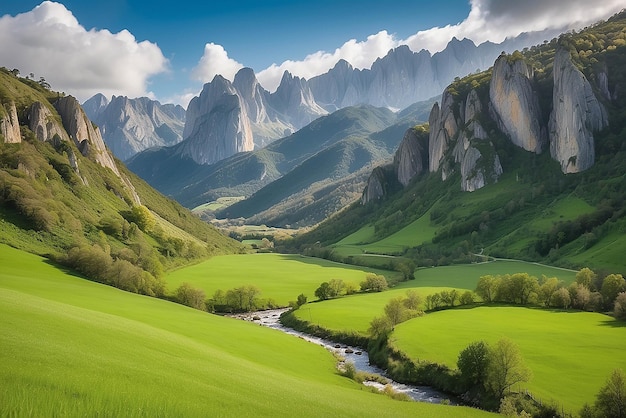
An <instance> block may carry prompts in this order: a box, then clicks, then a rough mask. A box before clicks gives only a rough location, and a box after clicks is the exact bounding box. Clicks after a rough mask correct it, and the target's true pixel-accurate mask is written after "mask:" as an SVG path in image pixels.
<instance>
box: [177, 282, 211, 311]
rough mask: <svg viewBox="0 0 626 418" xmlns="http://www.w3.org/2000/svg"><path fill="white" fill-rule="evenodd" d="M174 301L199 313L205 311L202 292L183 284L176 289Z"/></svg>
mask: <svg viewBox="0 0 626 418" xmlns="http://www.w3.org/2000/svg"><path fill="white" fill-rule="evenodd" d="M176 299H177V300H178V302H179V303H182V304H183V305H187V306H190V307H192V308H195V309H199V310H201V311H204V310H206V305H205V299H206V297H205V295H204V290H202V289H195V288H193V287H192V286H191V285H190V284H189V283H187V282H185V283H183V284H181V285H180V286H179V287H178V289H176Z"/></svg>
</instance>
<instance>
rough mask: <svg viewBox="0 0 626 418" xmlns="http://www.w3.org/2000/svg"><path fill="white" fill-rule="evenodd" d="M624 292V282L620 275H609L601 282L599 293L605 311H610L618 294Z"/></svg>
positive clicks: (625, 283) (625, 286) (625, 284)
mask: <svg viewBox="0 0 626 418" xmlns="http://www.w3.org/2000/svg"><path fill="white" fill-rule="evenodd" d="M625 290H626V280H624V278H623V277H622V275H621V274H609V275H608V276H606V277H605V278H604V280H603V281H602V289H600V293H601V294H602V298H603V299H604V304H605V307H606V309H612V308H613V304H614V302H615V298H617V295H618V293H620V292H623V291H625Z"/></svg>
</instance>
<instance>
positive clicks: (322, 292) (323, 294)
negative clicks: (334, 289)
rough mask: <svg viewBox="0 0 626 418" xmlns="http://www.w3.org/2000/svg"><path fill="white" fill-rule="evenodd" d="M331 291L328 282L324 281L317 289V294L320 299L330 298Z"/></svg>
mask: <svg viewBox="0 0 626 418" xmlns="http://www.w3.org/2000/svg"><path fill="white" fill-rule="evenodd" d="M330 293H331V289H330V285H329V284H328V282H323V283H322V284H321V285H320V287H318V288H317V289H315V296H317V298H318V299H319V300H326V299H330Z"/></svg>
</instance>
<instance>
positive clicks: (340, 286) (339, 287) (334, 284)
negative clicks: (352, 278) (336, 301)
mask: <svg viewBox="0 0 626 418" xmlns="http://www.w3.org/2000/svg"><path fill="white" fill-rule="evenodd" d="M328 287H329V288H330V297H331V298H336V297H337V296H341V294H342V293H343V291H344V289H345V288H346V284H345V283H344V282H343V280H341V279H331V280H330V281H329V282H328Z"/></svg>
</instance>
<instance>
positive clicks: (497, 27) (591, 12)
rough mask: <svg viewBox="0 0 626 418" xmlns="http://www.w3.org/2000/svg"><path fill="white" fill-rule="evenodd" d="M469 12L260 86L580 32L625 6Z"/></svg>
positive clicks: (574, 1) (274, 70)
mask: <svg viewBox="0 0 626 418" xmlns="http://www.w3.org/2000/svg"><path fill="white" fill-rule="evenodd" d="M470 6H471V9H470V12H469V14H468V16H467V18H465V20H463V21H462V22H460V23H458V24H455V25H452V24H450V25H447V26H444V27H434V28H431V29H427V30H422V31H419V32H417V33H416V34H414V35H411V36H409V37H408V38H407V39H404V40H400V39H396V38H395V37H394V36H393V35H390V34H388V33H387V32H386V31H381V32H379V33H377V34H375V35H371V36H369V37H368V38H367V40H366V41H363V42H357V41H356V40H354V39H352V40H350V41H348V42H346V43H344V44H343V45H342V46H341V47H340V48H337V49H336V50H335V51H334V52H332V53H330V52H325V51H318V52H316V53H314V54H310V55H308V56H307V57H306V58H304V60H302V61H285V62H283V63H282V64H280V65H278V64H273V65H271V66H270V67H268V68H266V69H265V70H263V71H261V72H259V73H258V75H257V77H258V79H259V82H260V83H261V84H262V85H263V86H264V87H265V88H266V89H268V90H270V91H273V90H275V89H276V87H277V86H278V84H279V83H280V80H281V78H282V75H283V73H284V72H285V70H287V71H289V72H290V73H292V74H293V75H296V76H299V77H304V78H307V79H308V78H311V77H314V76H316V75H319V74H323V73H325V72H327V71H328V70H329V69H331V68H332V67H333V66H334V65H335V64H336V63H337V61H339V59H342V58H343V59H345V60H346V61H348V62H349V63H351V64H352V65H353V66H354V67H356V68H370V67H371V65H372V63H373V62H374V61H375V60H376V59H377V58H380V57H383V56H384V55H386V54H387V52H388V51H389V49H391V48H394V47H397V46H398V45H408V46H409V48H411V50H413V51H416V52H417V51H420V50H422V49H427V50H429V51H430V52H431V53H435V52H438V51H441V50H442V49H444V48H445V47H446V45H447V44H448V42H449V41H450V40H451V39H452V38H453V37H456V38H458V39H463V38H468V39H471V40H473V41H474V42H475V43H476V44H480V43H483V42H485V41H492V42H496V43H499V42H502V41H504V40H505V39H506V38H507V37H515V36H517V35H519V34H520V33H522V32H530V31H543V30H546V29H560V30H567V29H573V28H582V27H584V26H585V25H588V24H591V23H594V22H596V21H598V20H601V19H606V18H607V17H609V16H611V15H613V14H615V13H617V12H618V11H620V10H621V9H623V8H624V7H625V5H624V0H602V1H601V2H594V4H593V5H591V4H590V2H589V0H470Z"/></svg>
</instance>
